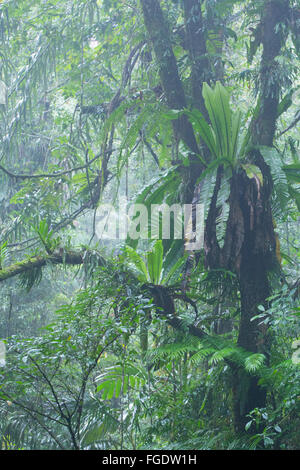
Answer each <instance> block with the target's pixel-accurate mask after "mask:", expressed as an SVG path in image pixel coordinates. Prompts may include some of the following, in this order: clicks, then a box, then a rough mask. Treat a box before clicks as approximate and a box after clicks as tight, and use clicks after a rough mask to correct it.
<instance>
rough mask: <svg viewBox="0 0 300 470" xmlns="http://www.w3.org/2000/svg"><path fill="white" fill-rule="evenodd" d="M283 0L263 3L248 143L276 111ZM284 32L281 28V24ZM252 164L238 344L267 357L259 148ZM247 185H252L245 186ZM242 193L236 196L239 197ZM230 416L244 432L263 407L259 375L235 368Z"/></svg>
mask: <svg viewBox="0 0 300 470" xmlns="http://www.w3.org/2000/svg"><path fill="white" fill-rule="evenodd" d="M288 14H289V2H288V1H287V0H271V1H266V3H265V6H264V11H263V14H262V19H261V23H260V34H261V42H262V45H263V54H262V60H261V67H260V109H259V113H258V116H257V119H256V120H255V121H254V122H253V123H252V142H253V144H255V145H267V146H272V145H273V139H274V134H275V128H276V119H277V109H278V104H279V96H280V88H281V84H280V81H279V80H280V79H279V78H278V75H277V74H276V68H277V67H278V64H277V63H276V57H277V56H278V55H279V54H280V50H281V47H282V45H283V43H284V41H285V34H286V33H284V31H285V29H284V28H280V27H279V24H281V25H282V24H283V23H284V22H286V21H287V18H288ZM286 30H287V28H286ZM253 163H255V164H256V165H257V166H259V168H260V170H261V172H262V175H263V185H262V186H261V187H260V184H259V182H258V181H255V182H254V180H253V179H252V180H249V179H246V180H245V179H241V180H240V181H239V183H238V185H239V189H238V193H239V196H238V195H236V197H237V198H238V197H239V199H240V210H241V216H242V218H243V223H244V240H243V244H242V247H241V252H240V259H239V266H238V276H239V286H240V295H241V318H240V326H239V337H238V344H239V346H241V347H243V348H245V349H247V350H248V351H253V352H262V353H264V354H265V355H266V356H267V357H268V352H269V347H270V345H269V343H270V338H269V337H268V335H267V332H266V331H264V330H263V328H262V327H260V326H259V325H258V323H257V321H253V317H254V316H255V315H257V314H258V313H259V311H258V308H257V307H258V306H259V305H266V302H267V298H268V297H269V296H270V286H269V281H268V272H269V271H270V270H271V269H272V268H273V269H274V266H275V263H276V261H277V260H276V253H275V250H276V243H275V234H274V228H273V222H272V212H271V205H270V196H271V190H272V181H271V176H270V172H269V168H268V167H267V165H266V164H265V162H264V161H263V158H262V156H261V154H260V153H259V151H255V152H253ZM251 185H252V187H251ZM241 195H242V196H241ZM233 392H234V415H235V416H234V418H235V428H236V431H237V432H242V431H244V430H245V424H246V422H247V421H248V418H247V415H248V413H249V412H250V411H251V410H253V409H254V408H262V407H265V406H266V390H265V389H264V388H262V387H261V386H260V384H259V377H257V376H255V375H248V374H246V373H245V372H244V371H242V370H236V371H235V376H234V389H233Z"/></svg>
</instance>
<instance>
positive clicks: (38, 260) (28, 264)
mask: <svg viewBox="0 0 300 470" xmlns="http://www.w3.org/2000/svg"><path fill="white" fill-rule="evenodd" d="M84 254H85V253H84V252H76V251H67V252H63V250H60V251H59V252H55V253H53V254H51V255H44V256H33V257H31V258H28V259H25V260H23V261H19V262H18V263H15V264H12V265H11V266H8V267H7V268H3V269H0V282H1V281H5V280H6V279H9V278H11V277H14V276H18V275H19V274H22V273H24V272H26V271H30V270H31V269H34V268H42V267H44V266H46V265H47V264H49V263H51V264H70V265H80V264H82V263H83V261H84Z"/></svg>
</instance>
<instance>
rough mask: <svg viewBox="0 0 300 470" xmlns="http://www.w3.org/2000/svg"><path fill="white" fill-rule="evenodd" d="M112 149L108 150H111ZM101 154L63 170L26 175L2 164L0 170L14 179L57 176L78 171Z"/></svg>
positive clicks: (100, 154)
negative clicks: (79, 164)
mask: <svg viewBox="0 0 300 470" xmlns="http://www.w3.org/2000/svg"><path fill="white" fill-rule="evenodd" d="M112 151H113V150H110V152H112ZM104 153H108V152H104ZM102 155H103V153H102V152H101V153H99V154H98V155H96V156H95V157H94V158H92V160H89V161H88V162H87V163H86V164H85V165H81V166H77V167H74V168H70V169H68V170H63V171H58V172H55V173H39V174H35V175H27V174H25V173H13V172H12V171H10V170H8V169H7V168H5V167H4V166H3V165H0V170H2V171H3V172H4V173H5V174H6V175H7V176H9V177H10V178H16V179H23V180H24V179H33V178H58V177H60V176H63V175H67V174H68V173H72V172H73V171H79V170H84V169H85V168H87V167H89V166H90V165H91V164H92V163H94V161H96V160H97V159H98V158H100V157H101V156H102Z"/></svg>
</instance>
